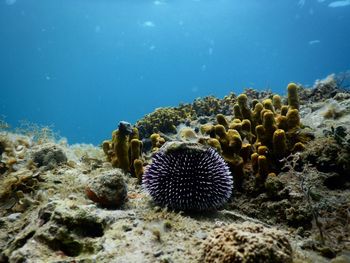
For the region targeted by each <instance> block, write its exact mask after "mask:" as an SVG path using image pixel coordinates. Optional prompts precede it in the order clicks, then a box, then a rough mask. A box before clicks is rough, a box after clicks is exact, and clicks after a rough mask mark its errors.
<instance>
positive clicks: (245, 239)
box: [201, 223, 292, 263]
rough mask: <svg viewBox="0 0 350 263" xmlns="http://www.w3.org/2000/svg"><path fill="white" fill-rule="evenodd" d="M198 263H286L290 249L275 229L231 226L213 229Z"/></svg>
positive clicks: (286, 241)
mask: <svg viewBox="0 0 350 263" xmlns="http://www.w3.org/2000/svg"><path fill="white" fill-rule="evenodd" d="M201 261H203V262H208V263H209V262H220V263H236V262H237V263H238V262H245V263H250V262H252V263H253V262H254V263H256V262H264V263H268V262H271V263H272V262H273V263H278V262H281V263H282V262H283V263H288V262H292V248H291V245H290V243H289V241H288V239H287V238H286V237H285V236H284V235H283V233H282V232H280V231H278V230H276V229H270V228H266V227H264V226H263V225H259V224H252V223H243V224H231V225H229V226H226V227H221V228H218V229H216V230H215V231H214V232H213V234H212V235H211V236H209V237H208V239H207V240H206V241H205V243H204V250H203V254H202V258H201Z"/></svg>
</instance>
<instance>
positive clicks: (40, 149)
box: [32, 143, 67, 169]
mask: <svg viewBox="0 0 350 263" xmlns="http://www.w3.org/2000/svg"><path fill="white" fill-rule="evenodd" d="M32 158H33V161H34V162H35V163H36V164H37V165H38V166H39V167H41V166H46V167H47V169H52V168H54V167H55V166H57V165H59V164H63V163H66V162H67V156H66V154H65V153H64V151H63V149H62V148H61V147H59V146H58V145H57V144H54V143H45V144H43V145H37V146H35V147H34V148H33V152H32Z"/></svg>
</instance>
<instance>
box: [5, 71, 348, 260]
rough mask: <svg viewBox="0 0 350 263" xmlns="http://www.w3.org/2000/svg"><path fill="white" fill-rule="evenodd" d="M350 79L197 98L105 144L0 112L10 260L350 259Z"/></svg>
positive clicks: (125, 126)
mask: <svg viewBox="0 0 350 263" xmlns="http://www.w3.org/2000/svg"><path fill="white" fill-rule="evenodd" d="M347 83H348V81H342V80H340V79H339V78H338V77H337V76H331V77H329V79H328V80H326V81H319V82H317V83H316V84H315V86H314V88H312V89H306V88H304V87H303V86H302V85H300V84H291V85H289V86H292V88H290V89H291V90H290V92H289V97H290V98H288V90H287V94H286V96H279V95H276V94H273V93H272V92H271V91H256V90H253V89H246V90H245V92H244V94H245V95H239V96H237V97H236V95H235V94H233V93H231V94H229V95H228V96H226V97H225V98H223V99H218V98H215V97H213V96H209V97H206V98H198V99H196V100H195V101H194V102H193V103H191V104H181V105H179V106H178V107H174V108H166V109H165V110H164V112H165V113H164V112H163V113H164V114H163V113H161V112H162V110H157V114H158V115H157V114H154V115H153V117H152V118H153V119H152V121H150V119H148V123H147V124H145V122H144V120H145V119H147V117H146V118H144V119H142V120H140V122H139V124H140V123H141V124H144V125H145V126H144V127H146V129H145V130H146V131H147V132H145V131H144V130H142V129H143V128H140V130H142V131H140V130H138V129H137V127H135V126H132V125H131V124H129V123H126V122H121V123H120V124H119V127H118V129H117V130H115V131H113V134H112V138H111V139H110V140H107V141H105V142H103V144H102V148H101V147H95V146H93V145H86V144H76V145H69V144H68V143H67V141H66V140H64V139H61V140H59V141H56V140H55V136H54V132H52V131H51V130H50V129H48V128H47V127H39V126H37V125H33V124H28V125H27V131H26V130H18V132H21V134H17V133H15V132H14V131H13V130H12V129H11V128H9V127H8V125H7V124H6V123H5V122H4V121H1V120H0V230H1V231H0V262H73V261H74V262H114V261H116V260H117V261H118V262H145V263H153V262H159V263H161V262H162V263H164V262H200V261H203V262H225V260H227V261H229V262H291V261H292V262H296V263H297V262H320V263H326V262H344V261H346V260H349V255H348V251H349V250H350V246H349V237H350V231H349V222H350V214H349V211H350V202H349V200H350V191H349V189H350V188H349V187H350V180H349V179H350V178H349V174H350V171H349V167H350V165H349V160H350V157H349V151H350V137H349V134H348V133H349V132H348V131H349V130H350V93H349V90H346V89H344V88H345V86H346V85H348V84H347ZM295 86H297V88H296V89H295ZM293 89H295V90H294V91H293ZM293 92H294V93H293ZM295 92H296V93H295ZM296 94H297V95H296ZM298 97H299V99H298ZM325 98H326V99H325ZM288 101H289V102H288ZM297 108H299V109H297ZM160 113H161V114H160ZM159 114H160V115H159ZM162 114H163V115H162ZM150 115H152V114H150ZM157 116H158V117H162V116H163V117H162V118H163V119H162V118H161V119H162V120H158V121H157V118H158V117H157ZM164 116H166V118H168V120H167V121H168V123H165V119H164ZM174 120H176V122H175V121H174ZM152 122H154V123H152ZM162 122H163V124H162ZM163 125H165V126H166V127H163ZM23 127H25V125H24V126H23ZM160 127H162V128H161V129H160ZM168 128H169V129H168ZM28 129H29V130H28ZM23 134H26V135H23ZM50 144H51V146H50V147H48V145H50ZM164 144H165V145H164ZM152 157H153V160H152ZM34 159H36V161H34ZM213 175H214V176H213ZM194 179H198V181H195V180H194ZM151 180H153V181H152V182H151ZM142 181H143V185H140V184H141V183H142ZM216 182H218V183H216ZM145 189H146V190H148V191H145ZM89 197H90V198H89ZM169 208H170V209H169ZM208 209H210V210H208ZM179 210H181V211H179ZM182 210H185V211H182ZM198 210H199V211H198ZM242 222H244V223H242ZM276 227H278V229H279V230H277V229H276ZM291 248H293V251H292V249H291Z"/></svg>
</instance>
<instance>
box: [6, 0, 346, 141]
mask: <svg viewBox="0 0 350 263" xmlns="http://www.w3.org/2000/svg"><path fill="white" fill-rule="evenodd" d="M349 68H350V0H341V1H330V0H299V1H298V0H283V1H281V0H279V1H277V0H275V1H272V0H245V1H238V0H215V1H214V0H196V1H194V0H177V1H171V0H168V1H165V0H156V1H152V0H151V1H146V0H132V1H130V0H69V1H68V0H56V1H55V0H52V1H48V0H1V2H0V90H1V92H0V115H4V116H6V121H7V122H9V123H10V124H12V125H13V126H16V125H17V123H18V121H19V120H23V119H25V120H28V121H30V122H34V123H39V124H43V125H52V124H53V125H54V128H55V129H56V130H59V131H60V133H61V135H63V136H66V137H67V138H68V141H69V143H76V142H86V143H94V144H99V143H100V142H101V141H102V140H104V139H108V138H110V134H111V131H112V130H113V129H115V128H116V126H117V124H118V122H119V121H120V120H126V121H129V122H131V123H133V122H135V121H136V120H137V119H140V118H141V117H142V116H144V115H145V114H147V113H149V112H151V111H153V110H154V109H155V108H156V107H161V106H175V105H177V104H178V103H179V102H191V101H192V100H193V99H194V98H196V97H199V96H207V95H210V94H212V95H216V96H219V97H222V96H224V95H226V94H228V93H229V92H230V91H234V92H236V93H239V92H241V91H242V90H243V89H244V88H246V87H253V88H256V89H266V88H270V89H272V90H273V91H274V92H279V93H284V91H285V87H286V85H287V83H288V82H290V81H294V82H299V83H303V84H310V85H311V84H312V83H313V82H314V80H315V79H318V78H323V77H325V76H326V75H328V74H330V73H333V72H335V73H336V72H341V71H345V70H348V69H349Z"/></svg>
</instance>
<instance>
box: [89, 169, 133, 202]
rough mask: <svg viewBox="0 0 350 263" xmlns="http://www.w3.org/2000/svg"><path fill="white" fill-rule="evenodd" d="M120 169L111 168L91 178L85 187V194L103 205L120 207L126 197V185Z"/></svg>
mask: <svg viewBox="0 0 350 263" xmlns="http://www.w3.org/2000/svg"><path fill="white" fill-rule="evenodd" d="M123 175H124V173H123V171H122V170H121V169H113V170H111V171H108V172H105V173H102V174H101V175H99V176H98V177H96V178H93V179H92V180H90V182H89V183H88V185H87V187H86V188H85V192H86V196H87V197H88V198H89V199H90V200H92V201H94V202H95V203H98V204H100V205H101V206H105V207H120V206H122V205H123V204H124V202H125V201H126V198H127V186H126V183H125V180H124V178H123Z"/></svg>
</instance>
